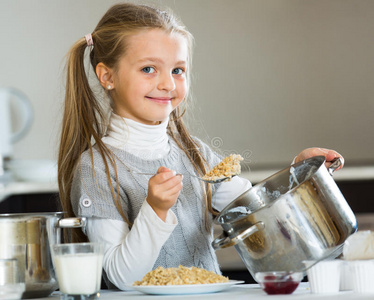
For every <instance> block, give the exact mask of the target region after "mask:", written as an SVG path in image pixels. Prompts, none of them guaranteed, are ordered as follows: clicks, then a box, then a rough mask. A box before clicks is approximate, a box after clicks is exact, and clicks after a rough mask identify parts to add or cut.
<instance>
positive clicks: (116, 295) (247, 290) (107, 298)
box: [35, 282, 374, 300]
mask: <svg viewBox="0 0 374 300" xmlns="http://www.w3.org/2000/svg"><path fill="white" fill-rule="evenodd" d="M59 297H60V296H59V293H58V292H55V293H53V294H52V296H50V297H47V298H39V299H35V300H42V299H60V298H59ZM99 299H102V300H117V299H124V300H134V299H137V300H142V299H153V300H155V299H182V300H183V299H214V300H227V299H230V300H248V299H270V300H280V299H281V300H287V299H291V300H307V299H328V300H356V299H359V300H364V299H368V300H369V299H371V300H372V299H374V294H366V295H365V294H357V293H353V292H352V291H344V292H338V293H334V294H312V293H311V291H310V288H309V283H307V282H302V283H301V284H300V285H299V287H298V288H297V289H296V291H295V292H294V293H293V294H291V295H267V294H266V293H265V292H264V291H263V290H262V289H261V288H260V287H259V285H258V284H241V285H237V286H234V287H231V288H230V289H228V290H225V291H222V292H218V293H211V294H194V295H146V294H142V293H140V292H136V291H126V292H124V291H111V290H102V291H101V292H100V298H99Z"/></svg>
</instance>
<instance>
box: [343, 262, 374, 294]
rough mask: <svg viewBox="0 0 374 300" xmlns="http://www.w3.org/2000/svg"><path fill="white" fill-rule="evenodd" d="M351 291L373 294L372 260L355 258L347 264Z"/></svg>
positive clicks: (373, 266)
mask: <svg viewBox="0 0 374 300" xmlns="http://www.w3.org/2000/svg"><path fill="white" fill-rule="evenodd" d="M349 270H350V272H351V278H352V284H353V292H356V293H361V294H374V283H373V279H374V260H372V259H370V260H356V261H351V262H350V264H349Z"/></svg>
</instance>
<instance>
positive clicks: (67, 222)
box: [57, 217, 87, 228]
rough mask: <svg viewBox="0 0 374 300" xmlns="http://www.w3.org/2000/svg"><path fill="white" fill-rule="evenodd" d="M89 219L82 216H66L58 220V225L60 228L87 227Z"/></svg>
mask: <svg viewBox="0 0 374 300" xmlns="http://www.w3.org/2000/svg"><path fill="white" fill-rule="evenodd" d="M86 224H87V219H86V218H84V217H81V218H65V219H61V220H59V221H58V224H57V227H60V228H79V227H86Z"/></svg>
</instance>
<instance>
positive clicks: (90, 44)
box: [84, 33, 93, 46]
mask: <svg viewBox="0 0 374 300" xmlns="http://www.w3.org/2000/svg"><path fill="white" fill-rule="evenodd" d="M84 38H85V39H86V42H87V46H93V39H92V35H91V33H89V34H86V35H85V36H84Z"/></svg>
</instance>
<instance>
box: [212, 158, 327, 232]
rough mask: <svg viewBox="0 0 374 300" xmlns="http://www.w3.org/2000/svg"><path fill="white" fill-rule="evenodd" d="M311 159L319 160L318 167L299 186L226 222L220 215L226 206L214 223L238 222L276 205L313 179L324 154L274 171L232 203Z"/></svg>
mask: <svg viewBox="0 0 374 300" xmlns="http://www.w3.org/2000/svg"><path fill="white" fill-rule="evenodd" d="M309 161H316V162H317V164H316V169H315V171H314V172H313V174H309V176H308V177H306V178H305V179H304V180H303V181H300V182H299V184H298V185H297V186H295V187H293V188H292V189H289V190H288V191H287V192H286V193H284V194H281V195H279V197H278V198H277V200H276V201H274V202H272V203H267V204H265V205H263V206H261V207H259V208H258V209H256V210H255V211H253V212H251V213H248V214H247V215H243V216H242V217H238V218H235V219H233V220H225V222H221V221H220V217H221V215H222V213H224V212H225V210H226V208H224V209H223V210H222V211H221V212H220V214H219V215H218V216H217V217H216V218H215V219H214V220H213V223H214V224H217V225H222V224H232V223H236V222H239V221H241V220H242V219H245V218H247V217H248V215H251V214H254V213H256V212H258V211H260V210H262V209H264V208H268V207H270V206H272V205H274V204H275V203H276V202H279V201H281V200H282V199H283V198H284V196H285V195H288V194H290V193H293V192H294V191H295V190H296V189H298V188H299V187H300V186H301V185H303V184H304V183H305V182H306V181H308V180H310V179H311V178H312V177H313V176H314V175H315V174H316V173H317V172H318V170H319V169H320V168H321V167H322V166H323V164H324V163H325V161H326V158H325V157H324V156H313V157H310V158H308V159H305V160H303V161H300V162H298V163H295V164H292V165H290V166H289V167H287V168H284V169H282V170H280V171H278V172H276V173H274V174H273V175H271V176H269V177H267V178H265V179H264V180H262V181H260V182H259V183H257V184H256V185H254V186H252V187H250V188H249V189H248V190H246V191H245V192H243V193H242V194H241V195H240V196H238V197H237V198H236V199H235V200H233V201H232V202H231V203H233V202H235V201H236V200H238V199H240V198H241V197H242V196H244V195H245V194H247V193H256V191H257V190H259V189H261V188H263V186H264V185H265V184H266V183H267V182H269V181H271V180H272V179H273V178H275V177H277V176H279V175H280V174H281V173H284V172H287V171H289V170H291V168H292V167H295V166H299V165H303V164H305V163H306V162H309ZM231 203H230V204H231ZM230 204H229V205H228V206H230Z"/></svg>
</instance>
